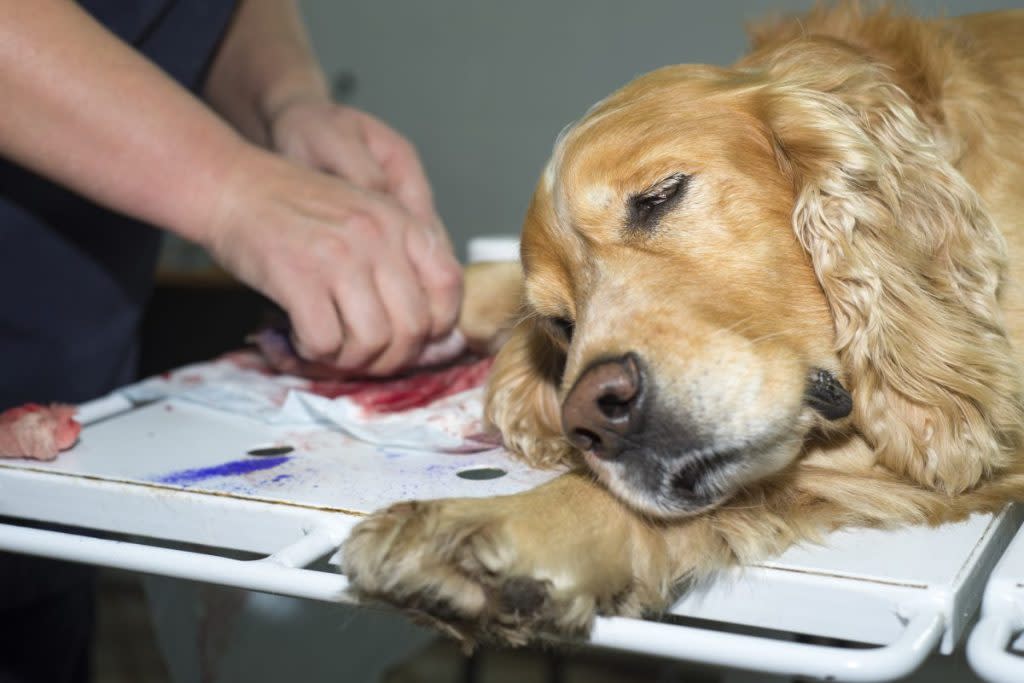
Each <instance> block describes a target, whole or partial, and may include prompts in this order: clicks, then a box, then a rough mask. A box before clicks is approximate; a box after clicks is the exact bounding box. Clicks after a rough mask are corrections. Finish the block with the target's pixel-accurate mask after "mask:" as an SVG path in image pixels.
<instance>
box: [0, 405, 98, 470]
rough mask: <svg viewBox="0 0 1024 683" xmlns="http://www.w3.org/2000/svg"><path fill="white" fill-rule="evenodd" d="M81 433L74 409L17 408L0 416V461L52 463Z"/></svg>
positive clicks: (32, 406) (52, 406)
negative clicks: (18, 460) (3, 458)
mask: <svg viewBox="0 0 1024 683" xmlns="http://www.w3.org/2000/svg"><path fill="white" fill-rule="evenodd" d="M81 431H82V425H81V424H79V423H78V422H77V421H76V420H75V407H74V406H69V405H61V404H57V403H54V404H52V405H49V406H43V405H39V404H37V403H27V404H25V405H22V406H17V407H15V408H11V409H9V410H6V411H4V412H2V413H0V457H7V458H34V459H36V460H53V459H54V458H56V457H57V454H58V453H60V452H61V451H63V450H67V449H68V448H71V446H72V445H74V443H75V441H76V440H77V439H78V434H79V432H81Z"/></svg>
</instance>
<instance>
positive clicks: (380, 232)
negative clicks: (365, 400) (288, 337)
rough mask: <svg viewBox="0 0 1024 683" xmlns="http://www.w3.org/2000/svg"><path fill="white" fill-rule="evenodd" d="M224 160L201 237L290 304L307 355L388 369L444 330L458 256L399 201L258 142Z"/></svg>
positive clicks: (364, 368) (369, 369) (374, 371)
mask: <svg viewBox="0 0 1024 683" xmlns="http://www.w3.org/2000/svg"><path fill="white" fill-rule="evenodd" d="M232 168H233V172H232V173H230V174H229V177H228V179H227V182H226V183H225V185H224V186H223V187H222V188H220V195H221V200H220V204H219V206H218V208H217V210H216V213H215V215H214V217H213V218H212V220H211V221H210V228H209V230H208V231H207V234H206V235H205V238H204V239H203V242H204V245H205V246H206V247H207V249H208V250H209V251H210V252H211V253H212V254H213V255H214V257H215V258H217V260H218V261H220V262H221V263H222V264H223V265H224V266H225V267H226V268H227V269H228V270H230V271H231V272H232V273H234V274H235V275H236V276H237V277H239V278H240V279H241V280H242V281H243V282H246V283H247V284H249V285H250V286H252V287H254V288H255V289H257V290H259V291H261V292H263V293H264V294H266V295H267V296H268V297H270V298H271V299H273V300H274V301H275V302H277V303H278V304H279V305H281V306H282V307H283V308H284V309H285V310H286V311H287V312H288V314H289V317H290V318H291V322H292V326H293V329H294V336H295V344H296V347H297V350H298V351H299V353H300V354H301V355H302V356H303V357H305V358H307V359H309V360H313V361H321V362H326V363H332V364H334V365H337V366H338V367H340V368H342V369H346V370H351V371H352V372H353V373H357V374H366V375H386V374H392V373H394V372H395V371H397V370H400V369H402V368H404V367H407V366H409V365H410V364H412V363H414V362H415V361H416V359H417V357H418V356H419V355H420V353H421V352H422V351H423V349H424V347H425V346H426V344H427V343H428V342H429V341H431V340H437V339H439V338H441V337H443V336H444V335H445V334H447V333H448V332H449V331H450V330H451V329H452V327H453V326H454V324H455V321H456V317H457V315H458V308H459V301H460V298H461V275H460V271H459V266H458V263H457V262H456V261H455V259H454V257H453V256H452V254H451V250H450V248H449V247H448V243H447V240H442V239H440V238H439V237H438V235H437V233H436V232H435V231H434V230H431V229H429V228H428V227H427V226H425V225H424V222H423V221H422V220H421V219H419V218H418V217H416V216H414V215H413V214H412V213H410V212H409V211H408V210H407V209H406V208H405V207H404V206H403V205H401V204H400V203H398V202H396V201H395V200H394V199H392V197H390V196H389V195H387V194H384V193H381V192H378V191H374V190H367V189H363V188H360V187H358V186H356V185H355V184H353V183H351V182H348V181H347V180H345V179H342V178H338V177H335V176H332V175H328V174H325V173H318V172H314V171H312V170H308V169H305V168H302V167H301V166H298V165H296V164H294V163H290V162H288V161H285V160H283V159H281V158H280V157H276V156H274V155H271V154H267V153H266V152H263V151H262V150H259V149H257V148H254V147H253V148H249V147H248V146H247V147H246V149H245V150H244V151H242V152H240V153H239V158H238V159H237V160H236V161H235V162H234V164H233V166H232Z"/></svg>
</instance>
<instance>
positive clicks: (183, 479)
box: [153, 455, 291, 486]
mask: <svg viewBox="0 0 1024 683" xmlns="http://www.w3.org/2000/svg"><path fill="white" fill-rule="evenodd" d="M289 460H291V458H290V457H288V456H286V455H282V456H280V457H277V458H259V459H255V458H247V459H245V460H232V461H231V462H226V463H223V464H221V465H214V466H213V467H199V468H196V469H192V470H181V471H180V472H171V473H170V474H165V475H163V476H162V477H157V478H156V479H153V481H154V482H156V483H158V484H175V485H177V486H192V485H193V484H198V483H199V482H201V481H206V480H207V479H215V478H217V477H234V476H238V475H240V474H249V473H251V472H259V471H261V470H269V469H272V468H274V467H277V466H278V465H281V464H284V463H286V462H288V461H289ZM281 476H287V475H278V478H280V477H281ZM274 481H277V479H275V480H274Z"/></svg>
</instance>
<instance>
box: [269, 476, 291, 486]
mask: <svg viewBox="0 0 1024 683" xmlns="http://www.w3.org/2000/svg"><path fill="white" fill-rule="evenodd" d="M291 478H292V475H290V474H279V475H277V476H276V477H274V478H273V479H271V480H270V483H271V484H276V483H278V482H282V481H287V480H288V479H291Z"/></svg>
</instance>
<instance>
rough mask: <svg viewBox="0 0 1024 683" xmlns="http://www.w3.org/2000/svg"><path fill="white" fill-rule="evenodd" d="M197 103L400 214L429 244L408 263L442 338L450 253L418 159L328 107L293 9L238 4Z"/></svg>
mask: <svg viewBox="0 0 1024 683" xmlns="http://www.w3.org/2000/svg"><path fill="white" fill-rule="evenodd" d="M203 94H204V97H205V98H206V99H207V100H208V101H209V102H210V104H211V105H212V106H213V107H214V108H215V109H216V110H217V111H219V112H220V113H221V114H222V115H223V116H224V117H225V118H227V119H228V120H229V121H231V122H232V123H233V124H234V125H235V127H236V128H238V129H239V130H240V131H242V132H243V133H244V134H245V135H246V136H247V137H248V138H249V139H251V140H253V141H254V142H256V143H258V144H261V145H263V146H265V147H267V148H269V149H271V150H273V151H275V152H278V153H280V154H283V155H284V156H286V157H288V158H290V159H293V160H294V161H297V162H299V163H300V164H303V165H305V166H308V167H310V168H315V169H318V170H321V171H324V172H326V173H330V174H333V175H336V176H339V177H342V178H344V179H346V180H347V181H349V182H350V183H352V184H353V185H355V186H356V187H358V188H361V189H363V190H365V191H367V192H373V193H379V194H381V195H383V196H384V197H386V198H387V199H388V200H389V201H392V202H394V203H396V204H397V205H398V207H399V208H400V209H402V210H404V211H406V212H408V214H409V215H410V216H412V219H413V220H414V222H415V224H416V226H417V227H418V228H419V229H422V230H424V231H426V233H427V238H428V239H429V240H430V241H431V243H436V247H435V249H433V250H430V251H425V252H414V253H413V254H412V255H411V258H412V262H413V266H414V268H415V272H416V274H417V275H418V276H419V278H420V281H421V283H422V284H423V287H424V290H425V294H426V301H427V304H428V306H429V307H430V317H431V320H432V321H433V326H432V329H431V333H430V337H431V338H432V339H437V338H439V337H441V336H442V335H443V334H444V333H445V332H447V331H448V330H449V329H450V328H451V326H452V325H453V324H454V322H455V316H456V315H457V311H458V301H457V298H456V299H453V298H452V296H451V295H450V294H449V293H447V292H446V291H445V289H444V287H443V286H442V285H443V276H444V275H445V271H446V269H447V268H448V267H449V264H450V263H451V261H452V259H453V256H452V249H451V244H450V242H449V239H448V234H447V232H446V231H445V229H444V226H443V224H442V222H441V219H440V218H439V217H438V215H437V211H436V209H435V207H434V202H433V196H432V193H431V190H430V185H429V183H428V182H427V177H426V174H425V172H424V170H423V166H422V164H421V163H420V159H419V156H418V155H417V153H416V150H415V149H414V148H413V146H412V145H411V144H410V143H409V142H408V141H407V140H406V139H405V138H404V137H402V136H401V135H400V134H399V133H397V132H396V131H394V130H393V129H391V128H390V127H389V126H387V125H386V124H384V123H383V122H382V121H380V120H378V119H376V118H375V117H373V116H371V115H369V114H367V113H366V112H363V111H360V110H358V109H355V108H352V107H347V106H344V105H341V104H338V103H335V102H333V101H332V99H331V96H330V92H329V88H328V85H327V79H326V78H325V76H324V74H323V71H322V70H321V68H320V65H319V62H318V61H317V59H316V57H315V56H314V54H313V52H312V49H311V47H310V43H309V39H308V36H307V35H306V31H305V27H304V26H303V23H302V19H301V17H300V15H299V11H298V5H297V2H295V0H243V1H242V2H241V3H240V5H239V8H238V10H237V12H236V14H235V16H234V19H233V21H232V23H231V27H230V29H229V30H228V33H227V35H226V37H225V39H224V41H223V42H222V44H221V46H220V49H219V50H218V53H217V56H216V58H215V59H214V61H213V64H212V65H211V68H210V72H209V76H208V78H207V81H206V85H205V87H204V91H203ZM439 275H440V276H442V277H441V281H439V278H438V276H439Z"/></svg>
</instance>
